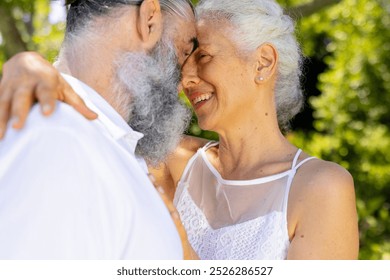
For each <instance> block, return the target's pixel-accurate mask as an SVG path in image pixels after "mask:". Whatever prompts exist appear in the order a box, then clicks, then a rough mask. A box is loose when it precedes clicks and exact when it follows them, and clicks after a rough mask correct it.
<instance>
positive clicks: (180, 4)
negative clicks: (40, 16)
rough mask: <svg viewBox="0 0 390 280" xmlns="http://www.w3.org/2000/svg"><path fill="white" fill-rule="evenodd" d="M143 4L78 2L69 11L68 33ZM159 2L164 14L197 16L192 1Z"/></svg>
mask: <svg viewBox="0 0 390 280" xmlns="http://www.w3.org/2000/svg"><path fill="white" fill-rule="evenodd" d="M142 2H143V0H76V1H74V2H73V3H72V4H71V5H70V7H69V10H68V14H67V19H66V21H67V22H66V33H67V34H70V33H75V32H78V31H79V30H81V29H82V28H83V27H84V26H86V24H87V23H88V22H89V21H90V20H91V19H92V18H94V17H96V16H103V15H108V14H109V13H110V12H112V11H113V9H115V8H119V7H121V6H126V5H133V6H140V5H141V4H142ZM159 2H160V5H161V10H162V11H163V12H166V13H169V14H172V15H176V16H179V17H182V18H191V17H192V16H193V15H194V14H195V10H194V7H193V5H192V2H191V1H190V0H160V1H159ZM191 13H192V14H191Z"/></svg>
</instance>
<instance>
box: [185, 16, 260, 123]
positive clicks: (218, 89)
mask: <svg viewBox="0 0 390 280" xmlns="http://www.w3.org/2000/svg"><path fill="white" fill-rule="evenodd" d="M230 29H231V27H230V26H229V25H227V24H226V25H224V24H221V22H218V24H215V22H213V21H206V20H200V21H199V22H198V24H197V37H198V41H199V47H198V48H197V49H196V51H195V52H194V53H192V55H191V56H190V57H189V58H188V59H187V61H186V63H185V64H184V65H183V69H182V85H183V88H184V92H185V94H186V96H187V98H188V99H189V100H190V102H191V104H192V106H193V108H194V110H195V113H196V115H197V117H198V121H199V125H200V127H201V128H202V129H207V130H214V131H218V129H219V128H223V126H224V124H225V125H228V124H231V120H232V118H236V117H238V116H240V115H241V114H243V113H244V111H245V110H247V109H249V107H250V106H251V105H252V106H253V98H254V97H255V96H256V95H255V94H254V95H252V96H251V92H252V91H253V90H254V83H253V80H254V79H253V73H254V71H253V70H254V69H255V68H256V67H255V63H251V62H250V60H249V59H247V58H245V57H244V56H243V54H241V53H240V50H239V49H238V48H237V46H236V44H235V43H234V42H233V41H232V40H231V39H230V38H229V37H228V36H227V35H226V34H228V32H229V30H230Z"/></svg>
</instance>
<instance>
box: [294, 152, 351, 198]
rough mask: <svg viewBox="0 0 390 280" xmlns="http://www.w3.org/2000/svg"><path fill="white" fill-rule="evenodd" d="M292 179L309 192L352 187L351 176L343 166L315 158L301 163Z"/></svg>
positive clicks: (331, 190) (332, 190)
mask: <svg viewBox="0 0 390 280" xmlns="http://www.w3.org/2000/svg"><path fill="white" fill-rule="evenodd" d="M294 180H295V181H296V182H298V183H299V185H300V186H302V188H303V190H304V191H309V192H334V191H341V188H350V187H353V178H352V176H351V174H350V173H349V172H348V171H347V170H346V169H345V168H344V167H342V166H340V165H339V164H337V163H334V162H331V161H326V160H322V159H317V158H316V159H313V160H310V161H308V162H306V163H305V164H303V165H302V166H301V167H300V168H299V169H298V170H297V173H296V176H295V179H294Z"/></svg>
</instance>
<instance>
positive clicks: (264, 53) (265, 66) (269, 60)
mask: <svg viewBox="0 0 390 280" xmlns="http://www.w3.org/2000/svg"><path fill="white" fill-rule="evenodd" d="M256 59H257V62H256V71H255V81H256V83H263V82H265V81H267V80H269V79H270V78H271V77H273V76H274V74H275V72H276V66H277V62H278V52H277V51H276V48H275V47H274V46H273V45H272V44H269V43H265V44H263V45H261V46H260V47H258V48H257V50H256Z"/></svg>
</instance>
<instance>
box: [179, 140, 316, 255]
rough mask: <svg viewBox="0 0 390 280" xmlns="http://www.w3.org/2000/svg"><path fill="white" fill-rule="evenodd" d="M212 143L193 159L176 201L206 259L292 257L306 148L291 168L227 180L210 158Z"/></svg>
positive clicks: (188, 232) (184, 173) (181, 180)
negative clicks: (293, 213)
mask: <svg viewBox="0 0 390 280" xmlns="http://www.w3.org/2000/svg"><path fill="white" fill-rule="evenodd" d="M214 145H218V143H209V144H207V145H206V146H205V147H203V148H201V149H199V150H198V152H197V153H196V154H195V155H194V156H193V157H192V158H191V160H190V161H189V163H188V165H187V166H186V168H185V170H184V172H183V176H182V178H181V179H180V181H179V183H178V187H177V190H176V193H175V199H174V203H175V205H176V207H177V209H178V211H179V214H180V217H181V220H182V222H183V225H184V227H185V229H186V230H187V235H188V238H189V241H190V243H191V245H192V246H193V248H194V250H195V251H196V252H197V253H198V255H199V257H200V258H201V259H217V260H225V259H226V260H229V259H230V260H232V259H267V260H279V259H286V257H287V251H288V247H289V245H290V241H289V236H288V229H287V203H288V195H289V190H290V186H291V182H292V180H293V178H294V175H295V173H296V170H297V168H298V167H299V166H300V165H301V164H303V163H304V162H306V161H307V160H310V159H312V158H313V157H311V158H308V159H305V160H303V161H301V162H300V163H299V164H297V160H298V157H299V155H300V153H301V150H298V152H297V153H296V155H295V158H294V161H293V163H292V167H291V169H289V170H287V171H285V172H282V173H279V174H275V175H271V176H267V177H263V178H258V179H253V180H224V179H223V178H222V177H221V175H220V174H219V173H218V171H217V170H216V169H215V168H214V167H213V165H212V164H211V163H210V162H209V160H208V158H207V155H206V150H207V149H208V148H209V147H210V146H214Z"/></svg>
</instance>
